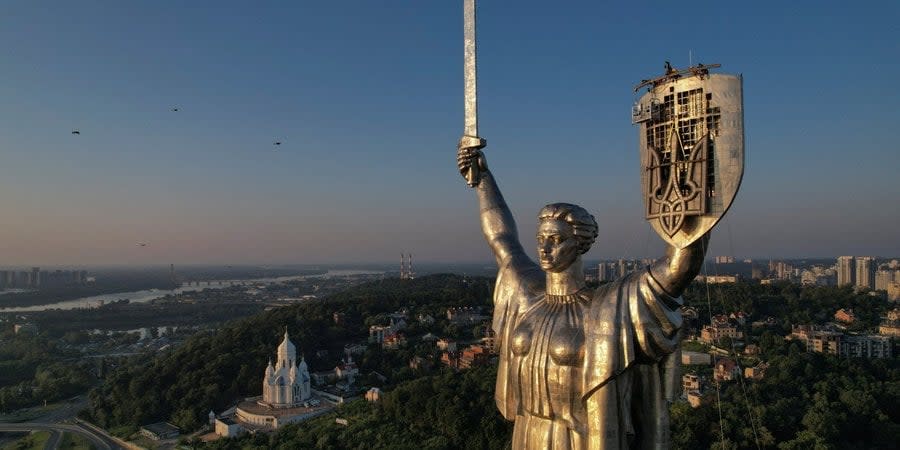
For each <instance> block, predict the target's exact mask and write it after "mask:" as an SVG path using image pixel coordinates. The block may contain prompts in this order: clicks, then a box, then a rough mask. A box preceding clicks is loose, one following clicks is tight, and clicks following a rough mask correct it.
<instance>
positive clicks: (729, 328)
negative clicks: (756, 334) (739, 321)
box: [700, 324, 744, 344]
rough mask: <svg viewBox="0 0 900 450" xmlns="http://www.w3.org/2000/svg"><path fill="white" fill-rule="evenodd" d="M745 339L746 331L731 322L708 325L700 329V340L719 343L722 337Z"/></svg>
mask: <svg viewBox="0 0 900 450" xmlns="http://www.w3.org/2000/svg"><path fill="white" fill-rule="evenodd" d="M724 337H727V338H730V339H743V338H744V332H742V331H739V330H738V329H737V327H735V326H734V325H730V324H721V325H707V326H705V327H703V330H702V331H700V340H701V341H703V342H704V343H707V344H715V343H718V342H719V341H720V340H721V339H722V338H724Z"/></svg>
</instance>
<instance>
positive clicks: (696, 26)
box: [0, 0, 900, 266]
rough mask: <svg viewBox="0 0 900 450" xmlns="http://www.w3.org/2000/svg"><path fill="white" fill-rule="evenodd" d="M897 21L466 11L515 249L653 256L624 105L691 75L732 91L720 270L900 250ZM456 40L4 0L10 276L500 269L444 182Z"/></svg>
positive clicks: (824, 10) (459, 120)
mask: <svg viewBox="0 0 900 450" xmlns="http://www.w3.org/2000/svg"><path fill="white" fill-rule="evenodd" d="M76 3H77V4H76ZM898 17H900V2H896V1H872V2H847V1H841V2H832V1H817V2H806V1H798V2H784V1H777V2H768V1H755V2H721V1H717V2H708V1H692V2H658V3H657V2H639V3H635V2H597V1H567V2H546V1H516V2H506V1H504V2H501V1H490V0H482V1H480V2H479V4H478V40H479V41H478V51H479V53H478V58H479V60H478V71H479V72H478V77H479V80H478V81H479V124H480V133H481V134H482V136H484V137H485V138H486V139H487V140H488V147H487V148H486V149H485V154H486V155H487V159H488V162H489V165H490V168H491V170H492V171H493V172H494V174H495V177H496V178H497V180H498V183H499V184H500V187H501V189H502V191H503V193H504V195H505V197H506V200H507V202H508V204H509V205H510V207H511V209H512V211H513V214H514V215H515V217H516V220H517V223H518V228H519V232H520V239H521V240H522V243H523V245H524V246H525V248H526V249H528V250H529V251H530V253H531V254H532V256H533V255H534V250H532V248H533V247H534V245H535V244H534V235H535V229H536V219H535V217H536V214H537V212H538V211H539V210H540V208H541V207H542V206H543V205H545V204H547V203H551V202H558V201H563V202H569V203H576V204H579V205H582V206H584V207H585V208H587V209H588V210H589V211H591V213H593V214H594V215H595V216H596V218H597V220H598V223H599V225H600V236H599V237H598V240H597V243H596V244H595V245H594V248H593V249H592V250H591V251H590V252H589V253H588V254H587V256H586V257H587V258H589V259H597V258H620V257H625V258H642V257H655V256H659V255H661V254H662V251H663V245H662V241H661V239H660V238H659V237H658V236H656V235H655V233H654V232H653V231H652V230H651V228H650V226H649V225H648V224H647V222H646V221H645V220H644V218H643V215H642V214H643V213H642V204H641V194H640V183H639V159H638V152H637V129H636V128H635V127H634V126H632V125H631V122H630V109H631V105H632V103H633V102H634V100H635V99H636V98H637V97H636V95H635V94H634V93H633V92H632V87H633V86H634V85H635V84H636V83H637V82H638V81H640V80H641V79H644V78H649V77H651V76H657V75H660V74H661V73H662V69H663V63H664V61H667V60H668V61H671V62H672V64H673V65H675V66H676V67H683V66H687V65H688V63H689V59H690V60H691V61H693V62H694V63H696V62H703V63H719V64H722V69H720V72H721V73H732V74H743V76H744V109H745V118H744V122H745V127H746V136H747V144H748V156H747V165H746V168H745V175H744V179H743V185H742V187H741V190H740V192H739V193H738V195H737V198H736V200H735V202H734V204H733V206H732V208H731V210H730V211H729V212H728V214H727V215H726V216H725V218H723V220H722V221H721V222H720V223H719V225H718V226H717V227H716V228H715V230H714V231H713V238H712V243H711V248H710V252H709V253H710V256H713V255H729V256H735V257H737V258H794V257H816V256H835V255H844V254H846V255H874V256H886V257H890V256H898V255H900V231H898V230H900V227H898V224H900V207H898V204H900V202H898V198H900V182H898V177H897V171H898V169H900V163H898V158H897V154H898V150H900V146H898V139H897V137H896V136H897V133H896V127H897V126H898V123H900V108H898V107H897V101H898V100H900V84H898V83H897V80H900V28H898V27H897V26H896V21H897V19H898ZM462 39H463V37H462V1H461V0H453V1H450V0H441V1H434V0H429V1H412V0H406V1H400V0H382V1H371V0H356V1H349V0H347V1H339V0H334V1H315V2H313V1H283V2H276V1H270V2H232V1H225V0H218V1H192V2H183V1H153V2H150V1H145V2H119V1H112V0H109V1H84V2H68V1H57V2H51V1H47V2H34V1H29V0H21V1H20V0H11V1H6V2H4V4H3V14H0V42H3V45H2V46H0V236H2V238H0V265H4V266H6V265H12V266H15V265H22V266H25V265H32V264H40V265H94V264H134V265H138V264H139V265H143V264H165V263H176V264H187V263H216V264H218V263H258V264H279V263H347V262H384V261H393V260H396V259H398V258H399V256H398V255H399V253H401V252H403V253H412V254H414V258H415V259H416V260H417V261H431V262H468V261H471V262H478V261H486V262H488V261H491V260H492V258H491V255H490V251H489V249H488V248H487V245H486V244H485V242H484V240H483V238H482V237H481V232H480V229H479V223H478V206H477V203H476V199H475V196H474V193H473V192H472V191H471V190H470V189H468V188H467V187H466V185H465V182H464V180H463V179H462V178H461V177H460V176H459V174H458V173H457V170H456V166H455V152H456V148H455V147H456V142H457V140H458V139H459V136H460V135H461V134H462V128H463V72H462V67H463V66H462V64H463V47H462ZM173 108H178V111H177V112H175V111H172V109H173ZM76 129H77V130H79V131H80V133H81V134H80V135H73V134H72V133H71V132H72V130H76ZM275 141H280V142H282V145H280V146H275V145H273V142H275ZM138 242H146V243H148V245H147V246H145V247H141V246H138V245H136V244H137V243H138Z"/></svg>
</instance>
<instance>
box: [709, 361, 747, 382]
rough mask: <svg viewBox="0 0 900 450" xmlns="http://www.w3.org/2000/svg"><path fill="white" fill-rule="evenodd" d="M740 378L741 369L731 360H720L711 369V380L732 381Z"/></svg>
mask: <svg viewBox="0 0 900 450" xmlns="http://www.w3.org/2000/svg"><path fill="white" fill-rule="evenodd" d="M739 376H741V368H740V367H739V366H738V364H737V363H736V362H735V361H734V360H733V359H731V358H720V359H719V360H718V361H716V367H715V369H713V378H714V379H715V380H716V381H732V380H736V379H737V378H738V377H739Z"/></svg>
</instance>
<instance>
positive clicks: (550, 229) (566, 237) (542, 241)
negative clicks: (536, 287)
mask: <svg viewBox="0 0 900 450" xmlns="http://www.w3.org/2000/svg"><path fill="white" fill-rule="evenodd" d="M596 238H597V221H596V220H594V216H592V215H591V214H590V213H589V212H587V210H586V209H584V208H582V207H580V206H578V205H572V204H569V203H553V204H550V205H547V206H545V207H543V208H542V209H541V212H540V213H538V232H537V243H538V258H539V259H540V263H541V269H544V270H546V271H548V272H562V271H564V270H566V269H568V268H569V266H571V265H572V264H573V263H575V261H577V260H578V258H580V257H581V255H582V254H584V253H585V252H587V251H588V250H590V249H591V245H592V244H593V243H594V240H595V239H596Z"/></svg>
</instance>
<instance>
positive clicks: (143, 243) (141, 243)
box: [137, 242, 147, 247]
mask: <svg viewBox="0 0 900 450" xmlns="http://www.w3.org/2000/svg"><path fill="white" fill-rule="evenodd" d="M137 245H138V247H146V246H147V243H146V242H138V243H137Z"/></svg>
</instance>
